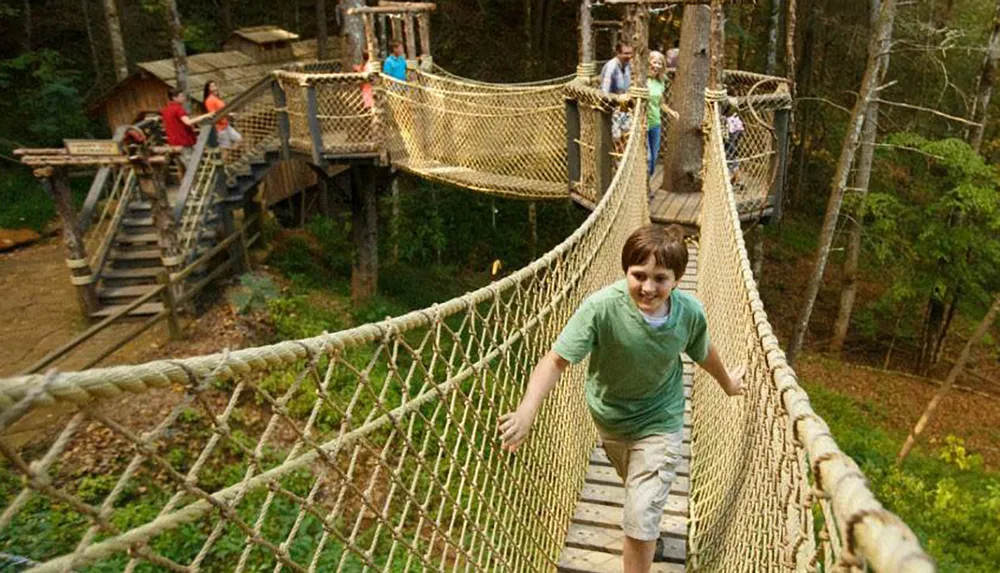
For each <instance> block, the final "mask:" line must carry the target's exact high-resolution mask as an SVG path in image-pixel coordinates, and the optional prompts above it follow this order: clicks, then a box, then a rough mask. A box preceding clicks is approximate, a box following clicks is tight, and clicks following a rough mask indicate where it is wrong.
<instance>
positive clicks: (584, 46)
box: [578, 0, 594, 66]
mask: <svg viewBox="0 0 1000 573" xmlns="http://www.w3.org/2000/svg"><path fill="white" fill-rule="evenodd" d="M578 61H579V62H580V66H589V65H590V64H593V63H594V17H593V14H592V13H591V0H581V2H580V53H579V60H578Z"/></svg>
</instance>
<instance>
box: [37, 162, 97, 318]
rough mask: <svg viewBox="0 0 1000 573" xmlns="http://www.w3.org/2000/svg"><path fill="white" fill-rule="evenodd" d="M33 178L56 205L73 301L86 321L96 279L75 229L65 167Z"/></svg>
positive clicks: (40, 172)
mask: <svg viewBox="0 0 1000 573" xmlns="http://www.w3.org/2000/svg"><path fill="white" fill-rule="evenodd" d="M35 173H36V176H39V177H40V178H41V180H42V185H43V186H44V187H45V192H46V193H47V194H48V196H49V197H51V198H52V201H53V202H54V203H55V205H56V213H58V214H59V218H60V219H62V239H63V245H64V246H65V249H66V261H67V264H68V265H69V267H70V274H71V276H72V280H73V285H74V286H75V287H76V296H77V301H78V302H79V304H80V310H82V311H83V314H84V316H86V317H87V318H88V319H89V318H90V314H91V313H92V312H95V311H97V310H98V308H99V305H98V301H97V290H96V287H97V277H95V276H93V275H92V274H91V272H92V269H91V268H90V265H89V264H88V263H87V251H86V249H85V248H84V242H83V235H82V234H81V233H80V229H79V227H78V226H77V216H76V213H75V212H74V211H73V198H72V195H71V193H70V189H69V182H68V177H67V171H66V168H65V167H56V168H52V167H48V168H42V169H38V170H36V172H35Z"/></svg>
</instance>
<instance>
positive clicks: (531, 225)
mask: <svg viewBox="0 0 1000 573" xmlns="http://www.w3.org/2000/svg"><path fill="white" fill-rule="evenodd" d="M528 251H529V252H530V254H531V260H535V259H536V258H537V257H538V207H537V205H536V203H535V202H534V201H531V202H530V203H528Z"/></svg>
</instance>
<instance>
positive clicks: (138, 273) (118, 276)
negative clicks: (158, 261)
mask: <svg viewBox="0 0 1000 573" xmlns="http://www.w3.org/2000/svg"><path fill="white" fill-rule="evenodd" d="M161 272H163V267H145V268H135V269H104V270H103V271H101V278H102V279H104V280H105V281H108V280H112V281H116V280H155V279H156V277H157V276H158V275H159V274H160V273H161Z"/></svg>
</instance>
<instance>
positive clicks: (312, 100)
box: [305, 15, 370, 167]
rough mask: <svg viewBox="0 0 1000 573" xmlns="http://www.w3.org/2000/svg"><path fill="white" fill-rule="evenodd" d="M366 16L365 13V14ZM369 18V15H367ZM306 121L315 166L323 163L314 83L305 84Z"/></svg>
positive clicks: (321, 136)
mask: <svg viewBox="0 0 1000 573" xmlns="http://www.w3.org/2000/svg"><path fill="white" fill-rule="evenodd" d="M366 16H367V15H366ZM369 18H370V16H369ZM305 90H306V121H307V122H308V123H309V135H310V137H311V139H312V160H313V164H314V165H317V166H320V167H321V166H322V165H323V153H324V152H325V151H326V149H325V148H324V146H323V129H322V128H321V127H320V125H319V103H318V101H317V100H316V85H315V84H313V83H312V82H310V83H308V84H306V86H305Z"/></svg>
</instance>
